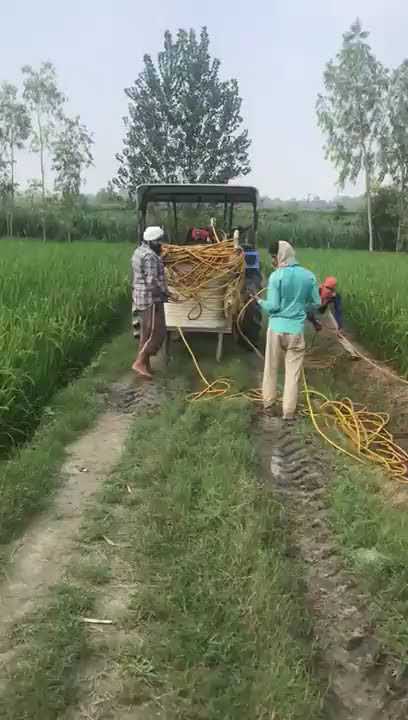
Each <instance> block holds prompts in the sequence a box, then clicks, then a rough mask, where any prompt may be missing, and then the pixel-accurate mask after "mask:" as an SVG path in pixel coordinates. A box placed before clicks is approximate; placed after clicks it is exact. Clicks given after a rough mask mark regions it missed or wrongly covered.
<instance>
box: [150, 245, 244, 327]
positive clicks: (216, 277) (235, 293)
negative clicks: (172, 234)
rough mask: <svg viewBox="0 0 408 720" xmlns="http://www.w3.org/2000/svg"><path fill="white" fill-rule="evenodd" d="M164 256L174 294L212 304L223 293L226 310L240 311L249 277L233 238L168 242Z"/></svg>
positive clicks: (163, 251)
mask: <svg viewBox="0 0 408 720" xmlns="http://www.w3.org/2000/svg"><path fill="white" fill-rule="evenodd" d="M162 258H163V262H164V266H165V271H166V278H167V283H168V286H169V288H170V289H171V291H172V294H173V295H176V298H178V299H179V300H180V301H184V300H191V299H194V300H196V301H197V302H198V303H203V304H205V303H207V304H208V303H209V301H210V300H211V291H212V290H214V291H216V292H217V294H219V292H220V291H222V293H223V305H224V313H225V316H227V315H228V314H229V313H231V312H233V313H236V312H237V311H238V309H239V302H240V294H241V289H242V287H243V282H244V277H245V257H244V253H243V252H242V250H240V249H237V248H235V247H234V243H233V241H232V240H223V241H221V242H217V243H214V244H211V245H164V246H163V249H162Z"/></svg>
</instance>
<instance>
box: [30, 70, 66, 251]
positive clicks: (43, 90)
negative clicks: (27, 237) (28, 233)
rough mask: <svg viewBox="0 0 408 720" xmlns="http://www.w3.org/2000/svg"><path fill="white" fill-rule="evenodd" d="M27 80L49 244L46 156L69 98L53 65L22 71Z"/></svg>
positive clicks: (44, 227) (32, 146)
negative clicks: (59, 86) (46, 212)
mask: <svg viewBox="0 0 408 720" xmlns="http://www.w3.org/2000/svg"><path fill="white" fill-rule="evenodd" d="M22 72H23V76H24V90H23V98H24V100H25V102H26V103H27V106H28V109H29V110H30V113H31V120H32V137H31V150H32V151H33V152H35V153H38V154H39V156H40V171H41V194H42V200H43V240H46V226H45V203H46V177H45V175H46V173H45V155H46V152H47V150H49V149H50V147H51V144H52V142H53V139H54V137H55V132H56V127H57V124H58V123H59V122H60V121H61V119H62V107H63V104H64V102H65V99H66V98H65V96H64V95H63V93H62V92H61V91H60V90H59V89H58V83H57V74H56V71H55V68H54V66H53V64H52V63H51V62H44V63H42V64H41V66H40V68H39V69H38V70H35V69H34V68H32V67H31V65H25V66H24V67H23V69H22Z"/></svg>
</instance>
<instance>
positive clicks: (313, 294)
mask: <svg viewBox="0 0 408 720" xmlns="http://www.w3.org/2000/svg"><path fill="white" fill-rule="evenodd" d="M308 305H309V306H311V309H312V310H317V309H318V308H319V307H320V305H321V299H320V293H319V286H318V284H317V280H316V278H315V276H314V275H313V276H312V285H311V288H310V295H309V302H308Z"/></svg>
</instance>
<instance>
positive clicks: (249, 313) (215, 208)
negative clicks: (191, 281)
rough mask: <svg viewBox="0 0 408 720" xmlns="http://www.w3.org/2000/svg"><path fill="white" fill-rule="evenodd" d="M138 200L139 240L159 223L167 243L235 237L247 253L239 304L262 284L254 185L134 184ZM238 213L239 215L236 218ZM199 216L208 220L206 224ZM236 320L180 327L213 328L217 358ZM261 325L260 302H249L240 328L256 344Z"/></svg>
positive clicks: (237, 243)
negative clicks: (223, 323)
mask: <svg viewBox="0 0 408 720" xmlns="http://www.w3.org/2000/svg"><path fill="white" fill-rule="evenodd" d="M136 200H137V215H138V218H137V227H138V236H139V240H140V239H141V238H142V236H143V232H144V230H145V228H146V226H147V225H150V224H154V225H161V226H162V227H163V228H164V230H165V235H166V242H167V243H170V244H176V245H200V244H207V243H214V242H216V241H217V239H218V238H222V239H224V238H229V239H234V242H235V243H236V245H237V246H239V247H240V248H241V249H242V250H243V252H244V257H245V287H244V290H243V292H242V297H241V304H242V305H243V304H244V303H246V302H247V300H248V299H249V297H250V296H251V295H255V294H256V293H257V292H259V290H260V289H261V288H262V283H263V278H262V273H261V267H260V258H259V253H258V251H257V249H256V231H257V220H258V211H257V205H258V192H257V190H256V188H254V187H250V186H242V185H209V184H208V185H204V184H202V185H201V184H200V185H187V184H185V185H184V184H183V185H182V184H180V185H178V184H163V185H161V184H151V185H147V184H146V185H140V186H139V187H138V188H137V194H136ZM163 213H164V216H165V221H164V222H163ZM214 216H215V217H214ZM237 216H240V218H239V221H237ZM203 219H206V220H207V222H206V223H204V222H203ZM209 219H210V222H209V223H208V220H209ZM235 323H236V318H233V319H232V323H231V324H230V325H229V326H227V325H226V326H225V327H219V328H216V329H214V328H211V329H210V328H199V327H189V326H184V329H185V330H186V331H187V332H189V331H193V332H194V331H195V332H197V331H199V330H200V331H202V332H217V333H218V337H219V344H218V349H217V357H218V359H219V357H220V356H221V352H222V337H223V335H224V334H225V333H230V332H234V324H235ZM261 325H262V315H261V311H260V308H259V306H258V305H257V303H255V302H253V303H250V304H248V306H247V308H246V310H245V313H244V315H243V317H241V319H240V327H241V330H242V331H243V333H244V335H245V336H246V337H247V338H248V339H249V340H250V341H251V343H253V344H254V345H257V343H258V340H259V337H260V333H261ZM171 329H174V328H171V327H169V330H171ZM239 337H240V341H241V342H243V343H244V344H245V345H246V347H248V348H250V346H249V345H248V343H245V341H244V340H242V336H239Z"/></svg>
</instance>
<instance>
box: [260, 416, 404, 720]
mask: <svg viewBox="0 0 408 720" xmlns="http://www.w3.org/2000/svg"><path fill="white" fill-rule="evenodd" d="M261 430H262V432H261V452H262V458H263V466H264V468H263V469H264V474H265V477H267V476H269V478H271V477H272V482H273V484H274V487H275V489H276V490H277V492H278V493H279V495H280V497H281V501H282V505H283V506H284V508H285V510H286V513H287V519H288V526H289V529H290V534H291V538H292V542H293V545H294V553H295V554H296V555H300V557H301V558H302V559H303V561H304V562H305V564H306V567H307V571H306V584H307V599H308V603H309V605H310V608H311V611H312V613H313V616H314V628H315V635H316V643H317V646H318V647H319V651H320V665H321V672H322V677H323V678H327V683H328V689H329V691H328V693H327V697H326V708H325V710H326V715H327V717H330V718H333V719H334V718H335V719H336V720H403V718H406V717H407V716H408V696H407V687H406V682H403V681H402V680H399V678H398V673H399V667H398V665H397V663H396V662H395V661H394V659H393V658H392V656H390V655H388V654H387V652H386V649H385V648H383V647H382V646H381V644H380V642H379V641H378V639H377V638H376V633H375V628H374V627H372V626H371V623H370V618H369V611H368V607H369V601H370V599H369V597H367V596H366V595H365V594H364V593H363V592H361V591H360V590H359V588H358V585H357V583H356V581H355V579H354V578H353V576H352V575H351V574H350V572H348V570H347V568H346V567H345V566H344V564H343V562H342V560H341V558H340V556H339V554H338V552H337V549H336V544H335V541H334V538H333V536H332V533H331V530H330V526H329V523H328V518H327V507H326V503H325V493H326V478H327V467H326V471H325V470H324V468H323V467H321V466H320V465H319V452H318V449H317V445H316V446H315V443H314V441H313V440H312V439H311V438H310V439H308V438H306V439H305V438H304V437H301V436H300V435H299V434H298V433H297V431H296V428H295V427H288V425H287V424H285V423H284V421H282V420H279V419H277V418H268V417H264V418H262V420H261ZM329 472H330V469H329Z"/></svg>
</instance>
